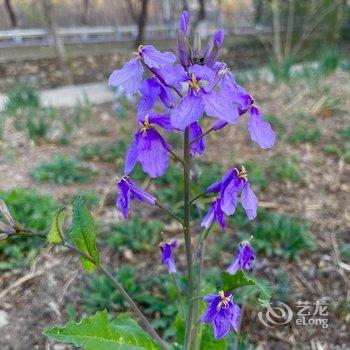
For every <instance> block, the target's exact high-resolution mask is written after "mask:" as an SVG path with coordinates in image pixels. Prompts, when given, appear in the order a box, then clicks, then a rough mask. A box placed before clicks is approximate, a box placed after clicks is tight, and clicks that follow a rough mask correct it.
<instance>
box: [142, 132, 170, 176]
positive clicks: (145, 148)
mask: <svg viewBox="0 0 350 350" xmlns="http://www.w3.org/2000/svg"><path fill="white" fill-rule="evenodd" d="M142 133H143V134H142V136H141V137H140V139H139V140H138V144H137V151H138V160H139V162H140V163H141V166H142V169H143V171H144V172H146V173H147V174H148V175H149V176H150V177H152V178H155V177H158V176H161V175H164V173H165V172H166V170H167V169H168V166H169V154H168V151H169V149H171V146H170V145H168V144H167V143H166V142H165V141H164V139H163V137H162V136H161V135H160V134H159V133H158V132H157V131H156V130H154V129H148V130H146V131H144V132H142Z"/></svg>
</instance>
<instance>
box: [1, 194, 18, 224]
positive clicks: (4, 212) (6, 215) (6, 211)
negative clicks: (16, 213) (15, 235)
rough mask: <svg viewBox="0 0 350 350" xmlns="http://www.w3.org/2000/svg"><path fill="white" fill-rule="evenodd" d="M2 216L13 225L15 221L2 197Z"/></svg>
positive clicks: (7, 222)
mask: <svg viewBox="0 0 350 350" xmlns="http://www.w3.org/2000/svg"><path fill="white" fill-rule="evenodd" d="M0 217H2V218H3V220H4V221H5V222H6V224H8V225H10V226H13V225H14V223H15V220H13V218H12V215H11V213H10V211H9V209H8V208H7V205H6V203H5V202H4V201H3V200H2V199H0Z"/></svg>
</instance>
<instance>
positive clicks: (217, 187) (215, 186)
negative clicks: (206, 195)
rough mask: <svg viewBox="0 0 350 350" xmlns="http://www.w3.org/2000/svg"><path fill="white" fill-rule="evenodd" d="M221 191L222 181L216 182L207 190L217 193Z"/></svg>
mask: <svg viewBox="0 0 350 350" xmlns="http://www.w3.org/2000/svg"><path fill="white" fill-rule="evenodd" d="M220 191H221V181H218V182H214V183H213V184H211V185H210V186H209V187H208V188H207V192H211V193H217V192H220Z"/></svg>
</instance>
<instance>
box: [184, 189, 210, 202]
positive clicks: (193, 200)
mask: <svg viewBox="0 0 350 350" xmlns="http://www.w3.org/2000/svg"><path fill="white" fill-rule="evenodd" d="M207 193H209V192H207V191H205V192H203V193H201V194H199V195H198V196H196V197H194V198H193V199H192V200H190V203H189V205H192V204H193V203H194V202H195V201H196V200H197V199H199V198H201V197H203V196H205V195H206V194H207Z"/></svg>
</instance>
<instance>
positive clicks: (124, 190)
mask: <svg viewBox="0 0 350 350" xmlns="http://www.w3.org/2000/svg"><path fill="white" fill-rule="evenodd" d="M118 188H119V192H118V197H117V206H118V208H119V209H120V211H121V212H122V214H123V216H124V219H127V218H128V214H129V209H130V190H129V186H128V185H127V184H126V183H125V182H124V181H123V180H121V181H119V182H118Z"/></svg>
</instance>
